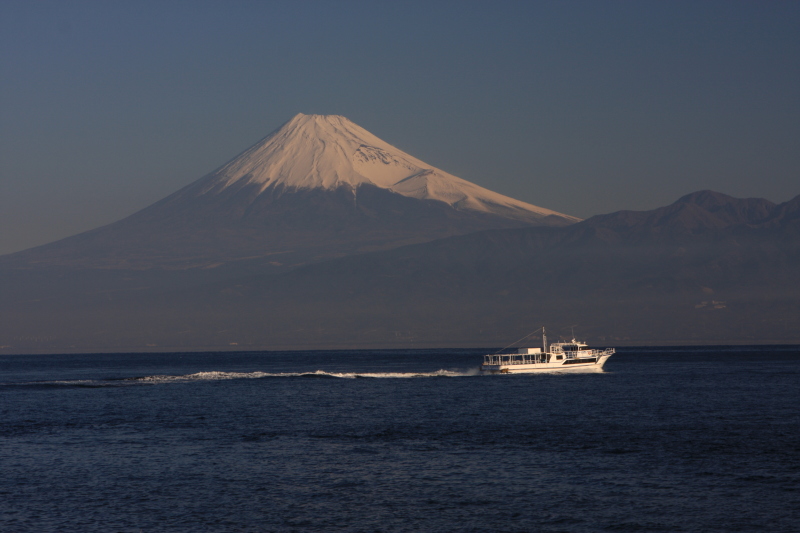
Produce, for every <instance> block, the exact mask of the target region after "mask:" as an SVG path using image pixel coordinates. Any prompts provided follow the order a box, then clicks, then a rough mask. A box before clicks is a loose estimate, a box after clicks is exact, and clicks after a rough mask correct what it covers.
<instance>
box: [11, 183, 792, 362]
mask: <svg viewBox="0 0 800 533" xmlns="http://www.w3.org/2000/svg"><path fill="white" fill-rule="evenodd" d="M216 271H218V269H193V270H190V271H181V272H170V271H153V270H150V271H125V272H124V273H121V272H120V271H114V270H106V271H92V272H90V273H86V272H83V273H82V274H81V276H83V277H81V278H80V279H79V278H77V277H76V274H75V272H69V271H66V270H65V271H63V272H62V274H61V275H63V276H64V278H63V280H59V279H58V278H57V277H55V276H52V275H50V276H48V277H47V280H49V281H47V283H49V285H47V286H43V288H40V289H39V290H38V292H37V291H31V290H30V289H24V287H30V286H31V285H32V284H31V283H30V280H31V279H37V280H38V281H37V283H44V282H45V281H44V279H43V278H42V277H39V276H41V273H39V272H37V271H35V270H30V269H28V270H16V271H14V272H13V276H16V278H14V279H15V280H17V282H18V283H16V287H23V288H21V289H20V288H18V289H11V288H8V287H9V286H10V285H11V284H9V286H7V287H6V288H5V289H4V294H0V297H2V300H3V301H4V302H6V303H4V304H0V306H2V307H0V309H2V313H3V321H2V324H1V325H0V338H7V339H10V340H9V341H6V342H5V344H8V345H12V347H11V348H9V349H15V350H51V351H52V350H60V349H64V347H68V346H70V345H74V346H75V348H74V349H76V350H81V349H84V350H85V349H114V350H118V349H127V350H130V349H147V347H148V345H154V346H151V347H150V348H152V349H196V348H214V347H216V348H230V347H231V346H235V347H238V348H251V349H256V348H258V349H270V348H275V349H277V348H289V347H291V348H312V347H375V346H384V347H391V346H406V347H412V346H457V345H463V346H467V345H469V346H499V345H504V344H507V343H508V342H511V341H513V340H515V339H517V338H519V337H520V336H522V335H523V334H525V333H527V332H529V331H532V330H534V329H536V328H538V327H539V326H541V325H543V324H544V325H547V326H548V331H551V332H553V335H554V336H557V335H558V334H559V333H560V334H564V335H568V334H569V333H570V328H571V327H573V326H574V327H575V332H576V334H578V335H579V336H581V337H584V338H587V339H588V340H589V341H591V342H593V343H596V344H608V345H621V344H673V343H674V344H687V343H698V344H702V343H762V342H798V341H800V327H799V326H800V197H797V198H794V199H793V200H791V201H789V202H786V203H783V204H780V205H775V204H772V203H771V202H768V201H766V200H762V199H736V198H732V197H729V196H726V195H723V194H719V193H714V192H711V191H702V192H698V193H694V194H690V195H688V196H685V197H683V198H681V199H679V200H678V201H677V202H675V203H674V204H672V205H669V206H666V207H662V208H659V209H655V210H652V211H644V212H634V211H621V212H617V213H612V214H608V215H601V216H596V217H593V218H591V219H588V220H585V221H583V222H580V223H577V224H573V225H570V226H566V227H526V228H515V229H497V230H487V231H480V232H476V233H472V234H468V235H460V236H454V237H448V238H444V239H439V240H435V241H431V242H426V243H421V244H414V245H408V246H403V247H398V248H395V249H392V250H386V251H379V252H372V253H363V254H360V255H354V256H349V257H343V258H340V259H333V260H327V261H324V262H319V263H317V264H312V265H308V266H304V267H301V268H296V269H294V270H292V271H288V272H284V273H281V274H277V275H276V274H274V273H269V272H268V271H266V270H265V271H263V272H257V273H253V271H252V270H251V271H248V272H247V273H243V272H240V275H236V276H233V275H230V276H227V277H223V276H217V275H216V274H215V272H216ZM229 274H230V272H229ZM26 276H27V278H25V277H26ZM165 276H166V277H165ZM6 279H10V278H6ZM25 279H27V280H28V281H25ZM64 280H69V283H66V284H65V283H64ZM8 302H13V303H12V304H8ZM14 335H16V337H14Z"/></svg>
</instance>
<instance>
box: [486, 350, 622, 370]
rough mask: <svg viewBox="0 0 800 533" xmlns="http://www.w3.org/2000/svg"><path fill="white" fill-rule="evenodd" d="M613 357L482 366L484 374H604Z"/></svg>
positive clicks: (604, 356)
mask: <svg viewBox="0 0 800 533" xmlns="http://www.w3.org/2000/svg"><path fill="white" fill-rule="evenodd" d="M609 357H611V355H610V354H609V355H603V356H601V357H598V358H597V360H596V361H591V362H586V363H583V362H574V361H575V360H569V361H558V362H555V363H525V364H510V365H487V364H483V365H481V373H483V374H538V373H545V372H602V371H603V365H604V364H605V363H606V361H607V360H608V358H609Z"/></svg>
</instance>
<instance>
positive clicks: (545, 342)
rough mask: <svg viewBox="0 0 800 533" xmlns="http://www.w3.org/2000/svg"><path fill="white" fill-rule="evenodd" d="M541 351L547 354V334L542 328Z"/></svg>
mask: <svg viewBox="0 0 800 533" xmlns="http://www.w3.org/2000/svg"><path fill="white" fill-rule="evenodd" d="M542 348H543V349H542V351H543V352H544V353H547V334H546V333H545V332H544V326H542Z"/></svg>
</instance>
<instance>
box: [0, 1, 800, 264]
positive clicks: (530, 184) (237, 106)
mask: <svg viewBox="0 0 800 533" xmlns="http://www.w3.org/2000/svg"><path fill="white" fill-rule="evenodd" d="M298 112H302V113H320V114H340V115H345V116H346V117H348V118H350V119H351V120H353V121H354V122H356V123H357V124H359V125H361V126H363V127H365V128H366V129H368V130H370V131H371V132H373V133H374V134H376V135H378V136H379V137H381V138H383V139H384V140H386V141H388V142H390V143H392V144H394V145H396V146H397V147H399V148H401V149H403V150H405V151H407V152H409V153H411V154H413V155H415V156H417V157H419V158H420V159H422V160H424V161H427V162H428V163H430V164H432V165H435V166H438V167H440V168H442V169H444V170H447V171H448V172H451V173H453V174H455V175H457V176H460V177H462V178H465V179H468V180H470V181H473V182H475V183H478V184H480V185H482V186H484V187H487V188H489V189H492V190H495V191H498V192H501V193H503V194H506V195H509V196H513V197H515V198H519V199H521V200H524V201H527V202H530V203H533V204H536V205H540V206H543V207H547V208H551V209H556V210H558V211H562V212H565V213H568V214H572V215H576V216H580V217H588V216H591V215H594V214H599V213H607V212H611V211H616V210H619V209H651V208H654V207H658V206H661V205H666V204H669V203H671V202H673V201H674V200H676V199H677V198H678V197H679V196H682V195H684V194H687V193H690V192H693V191H696V190H699V189H714V190H717V191H720V192H724V193H727V194H731V195H733V196H738V197H751V196H755V197H764V198H767V199H769V200H772V201H774V202H783V201H786V200H789V199H790V198H792V197H793V196H795V195H797V194H798V193H800V2H789V1H786V2H769V1H752V2H737V1H732V0H725V1H719V2H712V1H698V0H692V1H688V2H681V1H674V0H670V1H659V2H648V1H642V0H637V1H624V2H623V1H616V2H615V1H594V0H593V1H589V2H569V1H557V2H556V1H547V2H532V1H531V2H522V1H519V2H517V1H513V2H512V1H507V2H502V1H501V2H498V1H496V0H495V1H492V2H489V1H486V2H469V1H464V0H461V1H457V2H435V1H425V2H402V1H396V2H377V1H374V0H373V1H370V2H347V1H317V2H314V1H302V0H294V1H287V2H268V1H259V2H254V1H218V2H206V1H199V0H192V1H185V2H184V1H164V0H161V1H157V2H147V1H136V2H130V1H120V2H114V1H98V2H81V1H57V2H37V1H35V0H25V1H15V0H3V1H2V2H0V253H9V252H13V251H16V250H20V249H24V248H28V247H31V246H34V245H38V244H43V243H46V242H49V241H52V240H55V239H57V238H61V237H65V236H68V235H72V234H75V233H77V232H80V231H83V230H87V229H91V228H93V227H97V226H99V225H102V224H105V223H109V222H112V221H114V220H117V219H119V218H122V217H123V216H126V215H128V214H131V213H133V212H135V211H137V210H138V209H141V208H143V207H145V206H147V205H148V204H150V203H152V202H154V201H157V200H159V199H160V198H162V197H164V196H166V195H167V194H169V193H171V192H173V191H175V190H177V189H179V188H180V187H182V186H184V185H186V184H188V183H190V182H191V181H193V180H195V179H198V178H200V177H201V176H202V175H204V174H206V173H208V172H210V171H212V170H213V169H215V168H216V167H218V166H219V165H221V164H223V163H224V162H225V161H227V160H228V159H230V158H231V157H233V156H235V155H236V154H237V153H239V152H240V151H242V150H244V149H245V148H247V147H248V146H249V145H251V144H252V143H253V142H255V141H256V140H258V139H259V138H261V137H263V136H264V135H266V134H267V133H269V132H270V131H272V130H273V129H275V128H276V127H278V126H279V125H281V124H282V123H283V122H285V121H286V120H288V119H289V118H291V117H292V116H293V115H294V114H296V113H298Z"/></svg>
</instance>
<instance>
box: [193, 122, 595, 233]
mask: <svg viewBox="0 0 800 533" xmlns="http://www.w3.org/2000/svg"><path fill="white" fill-rule="evenodd" d="M197 185H198V186H199V187H201V188H202V193H203V194H207V193H210V192H221V191H223V190H225V189H227V188H228V187H231V186H234V185H236V186H243V185H248V186H256V187H258V188H259V194H260V193H263V192H265V191H267V190H268V189H280V190H283V191H297V190H303V189H327V190H334V189H337V188H340V187H347V188H349V189H350V190H352V191H353V194H354V195H357V191H358V188H359V187H360V186H362V185H372V186H375V187H378V188H381V189H385V190H387V191H390V192H393V193H396V194H399V195H402V196H405V197H409V198H415V199H418V200H434V201H439V202H444V203H446V204H448V205H450V206H451V207H453V208H455V209H458V210H469V211H478V212H484V213H491V214H495V215H500V216H503V217H505V218H510V219H517V220H524V221H530V222H534V223H535V221H536V220H538V219H542V218H544V217H550V219H549V224H548V225H565V224H570V223H573V222H577V221H579V220H580V219H578V218H575V217H571V216H568V215H564V214H561V213H557V212H555V211H552V210H550V209H545V208H542V207H537V206H535V205H531V204H528V203H525V202H521V201H519V200H515V199H513V198H509V197H507V196H503V195H502V194H498V193H496V192H492V191H490V190H488V189H484V188H483V187H480V186H478V185H475V184H474V183H471V182H469V181H466V180H463V179H461V178H459V177H456V176H453V175H452V174H448V173H447V172H445V171H443V170H440V169H438V168H435V167H433V166H431V165H428V164H426V163H425V162H423V161H420V160H419V159H417V158H415V157H413V156H411V155H409V154H407V153H405V152H403V151H402V150H399V149H398V148H395V147H394V146H392V145H390V144H389V143H387V142H385V141H383V140H381V139H379V138H378V137H376V136H375V135H373V134H372V133H370V132H368V131H367V130H365V129H364V128H362V127H360V126H358V125H356V124H354V123H353V122H351V121H350V120H348V119H347V118H345V117H342V116H338V115H303V114H298V115H296V116H295V117H294V118H292V119H291V120H290V121H289V122H287V123H285V124H284V125H283V126H281V127H280V128H278V129H277V130H276V131H274V132H273V133H271V134H270V135H268V136H267V137H265V138H264V139H262V140H261V141H259V142H257V143H256V144H255V145H253V146H252V147H250V148H248V149H247V150H245V151H244V152H242V153H241V154H240V155H238V156H237V157H236V158H234V159H233V160H231V161H230V162H228V163H227V164H225V165H224V166H222V167H221V168H219V169H218V170H216V171H215V172H213V173H212V174H210V175H208V176H206V178H204V179H203V180H201V182H199V183H197Z"/></svg>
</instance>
